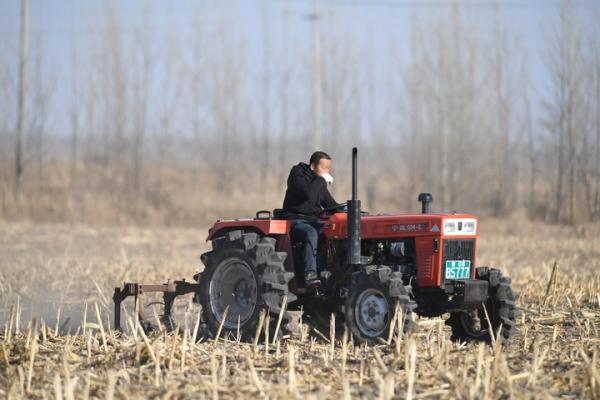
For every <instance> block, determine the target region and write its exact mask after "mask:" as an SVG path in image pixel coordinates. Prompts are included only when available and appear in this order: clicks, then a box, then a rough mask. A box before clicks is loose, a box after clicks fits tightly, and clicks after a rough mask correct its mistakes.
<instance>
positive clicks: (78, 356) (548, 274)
mask: <svg viewBox="0 0 600 400" xmlns="http://www.w3.org/2000/svg"><path fill="white" fill-rule="evenodd" d="M482 229H483V231H482V232H481V239H480V243H479V249H478V250H479V260H478V264H480V265H497V266H500V267H502V268H503V269H504V270H505V272H506V273H507V274H509V275H510V276H512V277H513V283H514V286H515V288H516V290H517V291H519V292H520V293H521V296H520V298H519V301H518V305H519V306H520V307H521V308H522V309H523V310H524V313H523V316H522V317H521V318H520V321H519V328H520V333H519V334H518V336H516V337H515V338H514V340H513V341H512V342H511V344H510V346H509V347H507V348H503V347H501V346H494V347H490V346H485V345H476V344H466V345H465V344H456V343H451V342H450V341H449V340H448V338H449V336H450V335H449V332H448V331H447V329H446V327H445V326H444V324H443V321H442V320H440V319H429V320H420V321H418V330H417V332H416V333H414V334H412V335H411V336H408V337H401V338H393V340H392V341H391V342H390V343H389V344H387V343H382V344H381V345H378V346H370V347H366V346H355V345H354V344H353V343H352V342H351V341H349V340H347V336H346V335H343V334H340V333H339V332H337V333H336V332H321V333H316V332H314V331H310V328H309V327H307V326H306V325H304V324H302V325H299V326H297V327H296V328H297V329H295V333H294V334H292V335H291V336H290V337H288V338H287V339H285V340H283V341H279V340H276V341H275V342H274V343H273V341H272V340H271V342H270V343H269V345H268V346H265V342H264V340H263V339H264V338H263V337H261V339H260V340H259V341H258V342H257V343H256V344H254V343H250V344H245V343H238V342H236V341H235V340H231V339H223V338H221V339H220V340H219V341H218V342H214V341H209V342H206V343H203V342H201V343H194V341H193V337H192V332H193V331H194V330H193V327H194V326H195V324H196V323H197V316H198V308H197V307H196V306H192V305H190V303H189V301H188V300H187V299H186V300H183V299H181V300H179V301H178V302H177V303H176V305H177V310H178V314H179V315H178V321H179V323H180V327H179V333H178V334H177V333H172V334H164V333H163V334H157V335H154V336H149V337H148V336H146V335H144V334H143V332H142V331H141V330H139V329H137V328H136V326H135V324H134V323H133V322H131V319H128V324H129V327H130V329H129V332H128V333H126V334H125V335H123V336H120V335H118V334H117V333H115V332H114V331H112V330H110V325H111V324H112V321H111V320H110V315H111V306H112V303H111V301H110V296H111V295H112V289H113V287H114V286H115V285H118V284H119V283H121V282H122V281H124V280H140V281H144V282H162V281H164V280H165V279H167V278H181V277H188V278H191V276H192V275H193V273H194V272H196V271H197V270H198V268H200V262H199V261H198V260H197V256H198V255H199V254H200V253H201V252H202V250H203V249H204V248H205V247H206V243H205V242H204V238H205V235H206V230H205V229H201V230H195V229H140V228H128V229H125V228H102V229H92V228H85V227H68V226H38V225H4V226H0V306H1V307H2V310H0V327H2V328H1V330H0V368H1V369H0V371H1V372H0V395H2V396H4V397H7V398H16V397H28V398H51V397H55V398H65V399H74V398H90V397H91V398H93V397H102V398H107V399H112V398H145V397H163V398H183V397H193V398H197V397H206V398H209V397H210V398H217V397H223V398H239V397H249V396H260V397H265V396H268V397H270V398H290V397H309V398H344V399H346V398H351V397H358V396H364V397H379V398H392V397H399V398H404V397H406V398H412V399H417V398H476V399H480V398H498V397H517V398H523V397H524V398H546V397H557V396H566V397H573V398H598V397H599V396H600V387H599V385H600V368H599V361H598V359H599V357H600V354H599V353H600V351H599V350H600V334H599V331H600V239H599V238H600V227H598V226H593V225H590V226H585V227H578V228H572V227H562V226H549V225H539V224H537V225H536V224H530V223H520V222H517V221H511V222H502V223H500V222H498V221H493V220H486V221H483V222H482ZM555 262H556V263H555ZM555 265H556V267H554V266H555ZM127 306H128V307H129V309H130V311H131V303H128V304H127ZM98 317H99V318H98ZM124 319H126V318H125V317H124ZM84 321H85V322H84ZM336 334H337V335H336ZM332 337H334V338H336V337H337V339H335V343H334V344H335V345H334V346H332V345H331V343H330V339H331V338H332Z"/></svg>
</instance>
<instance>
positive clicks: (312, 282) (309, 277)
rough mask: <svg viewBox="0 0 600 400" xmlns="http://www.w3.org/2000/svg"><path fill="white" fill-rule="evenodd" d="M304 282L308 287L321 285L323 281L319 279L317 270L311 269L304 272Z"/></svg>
mask: <svg viewBox="0 0 600 400" xmlns="http://www.w3.org/2000/svg"><path fill="white" fill-rule="evenodd" d="M304 284H305V285H306V287H312V286H319V285H320V284H321V281H320V280H319V279H318V277H317V273H316V272H312V271H309V272H306V273H305V274H304Z"/></svg>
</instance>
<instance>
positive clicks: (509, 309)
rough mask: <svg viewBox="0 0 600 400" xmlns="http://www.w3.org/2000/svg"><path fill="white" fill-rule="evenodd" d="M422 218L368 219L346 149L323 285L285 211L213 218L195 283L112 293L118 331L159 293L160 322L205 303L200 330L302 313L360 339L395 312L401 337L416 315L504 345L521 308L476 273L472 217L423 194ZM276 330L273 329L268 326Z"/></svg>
mask: <svg viewBox="0 0 600 400" xmlns="http://www.w3.org/2000/svg"><path fill="white" fill-rule="evenodd" d="M419 201H420V202H421V203H422V213H421V214H398V215H391V214H369V213H365V212H362V211H361V206H360V200H358V199H357V150H356V148H354V149H353V151H352V200H348V202H347V204H340V205H338V206H336V207H334V208H332V209H327V210H324V211H323V213H322V215H321V221H322V222H323V236H324V240H323V241H322V242H321V243H320V245H319V253H320V254H319V259H320V260H322V261H321V264H320V266H319V267H320V270H319V278H320V280H321V285H320V286H318V287H310V288H306V287H304V282H303V273H302V272H303V270H304V266H303V265H302V257H301V254H302V243H298V242H295V241H294V240H292V238H291V235H290V225H291V223H290V221H287V220H284V219H279V218H278V217H279V214H280V213H281V210H274V212H273V213H271V212H269V211H259V212H257V213H256V217H255V218H249V219H235V220H226V221H225V220H219V221H217V222H216V223H215V224H214V226H213V227H212V228H210V230H209V235H208V239H207V240H210V241H211V242H212V250H211V251H209V252H206V253H204V254H203V255H202V256H201V259H202V262H203V263H204V265H205V269H204V271H202V272H200V273H198V274H196V275H195V276H194V279H195V280H196V281H197V283H188V282H185V281H175V282H173V283H167V284H165V285H153V286H148V285H140V284H133V283H129V284H125V287H124V288H117V289H116V290H115V296H114V299H115V306H116V307H115V325H116V327H117V328H119V326H120V325H119V324H120V321H119V319H120V303H121V301H122V300H123V299H124V298H126V297H127V296H137V295H139V294H141V293H143V292H148V291H161V292H164V297H165V318H164V321H166V322H169V321H170V318H169V317H170V311H171V305H172V303H173V299H174V298H175V296H177V295H180V294H185V293H194V294H195V296H194V299H195V301H197V302H199V303H200V304H201V305H202V319H203V323H204V324H205V325H204V327H205V329H204V330H205V333H206V334H207V335H209V336H211V335H213V336H214V335H216V333H217V332H218V331H219V330H221V334H229V333H231V334H232V335H234V336H236V335H241V337H242V338H251V337H252V336H253V335H254V334H255V332H256V330H257V324H258V321H259V315H260V312H261V310H263V309H268V311H269V315H271V317H272V318H277V316H278V315H279V313H280V311H281V306H282V305H283V303H284V297H286V298H287V309H288V310H293V309H302V310H303V312H304V315H305V316H306V317H307V319H308V320H309V321H310V320H312V321H315V322H318V321H321V322H324V321H329V315H330V314H331V313H335V314H336V315H337V316H338V317H337V318H336V320H338V321H345V323H346V326H347V327H348V329H349V331H350V332H351V333H352V336H353V337H354V340H355V341H357V342H377V341H378V340H379V338H387V337H388V335H389V331H390V326H391V324H392V321H393V319H394V318H393V317H394V313H395V312H396V311H397V310H398V311H401V312H400V313H398V315H401V316H402V322H401V324H400V325H399V326H402V327H403V329H404V331H405V332H408V331H410V330H411V328H412V326H413V313H416V314H417V315H419V316H424V317H435V316H441V315H443V314H446V313H449V315H450V317H449V318H448V319H447V320H446V324H447V325H449V326H450V327H451V329H452V339H453V340H462V341H468V340H481V341H490V340H491V338H492V336H493V337H497V338H498V339H500V340H507V339H508V338H509V337H510V336H511V335H512V334H513V333H514V332H515V331H516V329H515V324H516V317H517V316H518V314H519V311H518V309H517V307H516V305H515V299H516V296H515V293H514V292H513V290H512V288H511V280H510V278H508V277H506V276H503V275H502V273H501V272H500V270H498V269H495V268H488V267H478V268H476V267H475V261H476V260H475V256H476V248H477V228H478V226H477V225H478V219H477V217H475V216H473V215H469V214H456V213H450V214H430V213H429V211H428V209H429V203H430V202H431V201H432V196H431V195H430V194H428V193H421V194H420V195H419ZM271 326H275V324H271Z"/></svg>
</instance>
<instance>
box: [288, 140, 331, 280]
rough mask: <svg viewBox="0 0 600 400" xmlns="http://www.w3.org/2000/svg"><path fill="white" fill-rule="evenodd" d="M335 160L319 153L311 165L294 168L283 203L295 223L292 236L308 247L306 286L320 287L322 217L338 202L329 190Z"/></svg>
mask: <svg viewBox="0 0 600 400" xmlns="http://www.w3.org/2000/svg"><path fill="white" fill-rule="evenodd" d="M331 162H332V161H331V157H329V155H328V154H327V153H325V152H323V151H316V152H314V153H313V155H312V156H311V157H310V161H309V164H306V163H303V162H301V163H299V164H298V165H295V166H294V167H292V170H291V171H290V175H289V176H288V180H287V190H286V192H285V199H284V200H283V213H282V214H283V217H284V218H285V219H287V220H291V221H292V226H291V236H292V238H293V239H294V240H299V241H301V242H302V243H303V244H304V280H305V283H306V286H315V285H318V284H320V281H319V280H318V276H317V246H318V244H319V237H320V236H321V235H322V233H323V224H321V223H320V222H319V215H320V214H321V212H322V211H323V209H326V208H330V207H334V206H335V205H336V204H337V203H336V201H335V200H334V198H333V197H332V196H331V194H330V193H329V190H327V185H330V184H332V183H333V177H332V176H331V175H330V174H329V171H330V169H331Z"/></svg>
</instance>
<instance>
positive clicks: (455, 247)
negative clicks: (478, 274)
mask: <svg viewBox="0 0 600 400" xmlns="http://www.w3.org/2000/svg"><path fill="white" fill-rule="evenodd" d="M474 248H475V239H444V245H443V249H442V281H443V280H445V276H446V261H449V260H469V261H471V270H473V260H474V255H475V254H474ZM471 275H473V274H471ZM473 278H474V276H471V279H473Z"/></svg>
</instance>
